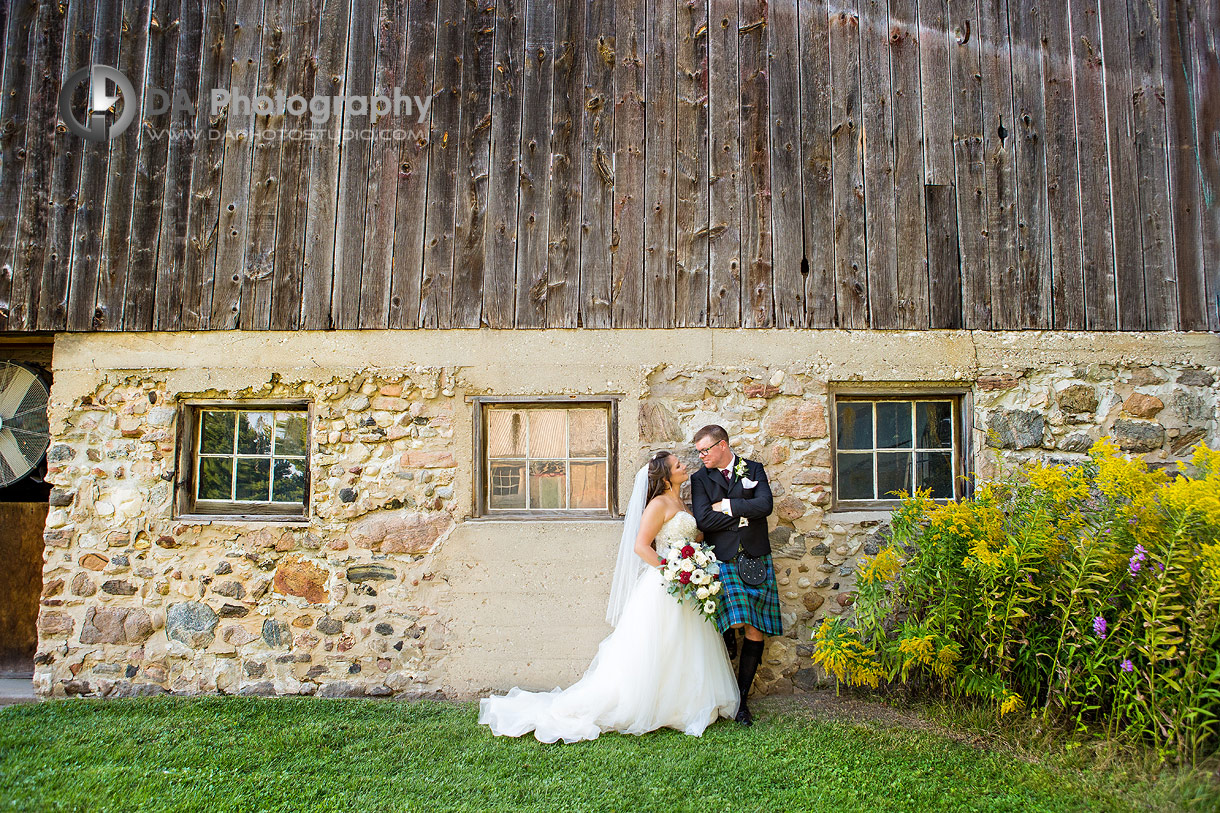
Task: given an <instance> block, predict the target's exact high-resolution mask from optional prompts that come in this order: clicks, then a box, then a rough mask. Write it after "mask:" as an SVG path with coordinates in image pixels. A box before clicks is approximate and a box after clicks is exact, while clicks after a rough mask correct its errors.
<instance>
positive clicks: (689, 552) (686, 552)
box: [682, 545, 695, 559]
mask: <svg viewBox="0 0 1220 813" xmlns="http://www.w3.org/2000/svg"><path fill="white" fill-rule="evenodd" d="M694 555H695V549H694V548H693V547H691V546H690V545H686V546H685V547H683V548H682V558H683V559H689V558H691V557H692V556H694Z"/></svg>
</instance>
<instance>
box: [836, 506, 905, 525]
mask: <svg viewBox="0 0 1220 813" xmlns="http://www.w3.org/2000/svg"><path fill="white" fill-rule="evenodd" d="M897 507H898V506H896V505H895V506H894V508H836V509H834V510H832V511H830V512H829V513H827V514H826V520H825V523H826V524H831V523H839V524H856V523H860V522H886V521H888V520H889V518H890V515H891V514H893V513H894V510H895V509H896V508H897Z"/></svg>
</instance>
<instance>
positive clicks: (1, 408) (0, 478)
mask: <svg viewBox="0 0 1220 813" xmlns="http://www.w3.org/2000/svg"><path fill="white" fill-rule="evenodd" d="M50 396H51V393H50V391H49V390H48V389H47V384H46V382H45V381H43V380H42V376H40V375H39V374H38V373H37V372H36V371H35V370H34V369H33V368H31V367H29V366H27V365H25V364H21V363H19V362H16V361H0V488H3V487H4V486H10V485H12V484H13V483H15V482H17V481H18V480H20V479H22V478H23V477H25V476H26V475H28V474H29V473H30V472H32V471H33V470H34V469H35V468H36V467H37V466H38V464H39V463H40V462H41V461H42V457H43V455H45V454H46V453H47V446H48V445H49V444H50V442H51V434H50V432H49V427H48V425H47V401H48V400H49V399H50Z"/></svg>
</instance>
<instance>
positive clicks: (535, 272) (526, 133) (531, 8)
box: [517, 2, 555, 328]
mask: <svg viewBox="0 0 1220 813" xmlns="http://www.w3.org/2000/svg"><path fill="white" fill-rule="evenodd" d="M526 15H527V16H526V22H525V83H524V90H525V96H524V101H523V104H524V108H523V112H522V115H521V197H520V200H521V208H520V213H519V214H518V216H517V218H518V221H517V222H518V224H519V225H518V236H517V327H529V328H536V327H544V326H545V325H546V293H547V291H546V283H547V234H548V231H549V229H548V224H549V218H550V211H551V209H550V188H551V169H550V163H551V95H552V91H553V86H552V77H553V76H554V71H555V27H554V26H555V18H554V16H553V15H552V14H551V12H550V9H549V8H548V7H547V6H546V5H545V4H543V3H533V2H531V3H529V4H528V5H527V6H526Z"/></svg>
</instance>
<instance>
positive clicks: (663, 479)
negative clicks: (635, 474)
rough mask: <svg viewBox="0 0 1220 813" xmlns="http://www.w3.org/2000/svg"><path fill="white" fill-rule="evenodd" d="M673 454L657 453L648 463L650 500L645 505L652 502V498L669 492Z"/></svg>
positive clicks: (645, 501)
mask: <svg viewBox="0 0 1220 813" xmlns="http://www.w3.org/2000/svg"><path fill="white" fill-rule="evenodd" d="M671 457H673V453H672V452H665V451H661V452H657V453H656V454H654V455H653V456H652V459H651V460H649V461H648V498H647V499H646V500H644V504H645V505H647V504H648V503H650V502H652V498H653V497H656V496H659V495H661V494H664V493H665V492H666V491H669V487H670V485H671V483H670V482H669V458H671Z"/></svg>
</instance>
